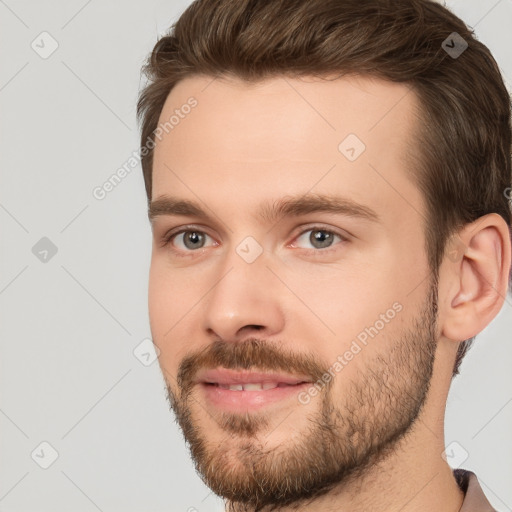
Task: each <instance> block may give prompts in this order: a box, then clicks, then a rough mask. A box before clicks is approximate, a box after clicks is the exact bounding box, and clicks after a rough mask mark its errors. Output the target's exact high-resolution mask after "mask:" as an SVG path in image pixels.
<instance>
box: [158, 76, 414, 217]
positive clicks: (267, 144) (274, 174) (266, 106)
mask: <svg viewBox="0 0 512 512" xmlns="http://www.w3.org/2000/svg"><path fill="white" fill-rule="evenodd" d="M417 101H418V100H417V97H416V94H415V93H414V91H413V90H412V89H410V87H409V86H408V85H405V84H396V83H391V82H387V81H383V80H380V79H376V78H370V77H361V76H351V77H343V78H336V79H330V80H322V79H318V78H313V77H301V78H289V77H274V78H270V79H265V80H262V81H260V82H255V83H248V82H245V81H242V80H239V79H227V78H222V79H213V78H212V77H204V76H195V77H190V78H187V79H185V80H183V81H181V82H179V83H178V84H177V85H176V87H175V88H174V89H173V90H172V91H171V93H170V95H169V96H168V98H167V101H166V103H165V105H164V108H163V110H162V113H161V115H160V120H159V125H160V126H163V127H164V128H165V126H166V123H167V127H166V129H165V130H162V131H161V136H160V138H159V139H158V140H157V144H156V148H155V153H154V164H153V193H152V199H156V198H158V197H160V196H162V195H166V194H170V195H173V196H180V197H183V198H188V199H197V198H198V197H199V198H200V199H201V198H204V199H205V200H206V201H207V202H209V204H210V206H212V207H214V208H217V207H220V206H221V205H222V207H223V208H224V209H225V210H226V209H227V208H228V206H227V202H229V204H230V205H232V209H233V213H235V211H240V208H245V209H247V208H249V206H250V205H251V204H254V205H256V204H258V203H260V202H261V201H260V200H261V199H262V198H266V199H268V198H269V197H272V198H275V199H276V200H277V199H279V198H281V197H282V196H283V195H284V194H290V193H306V192H315V193H319V194H328V193H332V192H334V191H335V192H336V194H342V195H345V196H347V197H350V198H352V199H354V200H357V201H359V202H360V203H362V204H368V205H370V204H371V205H372V206H373V207H374V208H375V209H376V210H379V209H381V210H387V211H388V214H389V216H390V219H389V220H390V221H393V218H394V217H397V216H398V215H402V216H403V212H404V210H411V209H412V210H416V212H417V213H418V212H419V211H420V210H422V209H423V206H422V198H421V196H420V194H419V191H418V190H417V188H416V186H415V185H414V183H413V182H412V180H411V176H412V173H411V169H410V164H409V161H408V159H407V154H408V151H411V150H413V149H414V148H415V147H416V135H415V131H416V128H417V126H418V114H417V112H418V108H417V107H418V103H417ZM190 105H193V107H190Z"/></svg>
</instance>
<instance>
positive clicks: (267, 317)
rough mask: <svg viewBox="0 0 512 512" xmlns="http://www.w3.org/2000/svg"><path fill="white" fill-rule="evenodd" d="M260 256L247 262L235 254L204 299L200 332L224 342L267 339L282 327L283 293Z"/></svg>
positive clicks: (227, 260) (263, 255)
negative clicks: (202, 330) (249, 338)
mask: <svg viewBox="0 0 512 512" xmlns="http://www.w3.org/2000/svg"><path fill="white" fill-rule="evenodd" d="M267 263H268V262H267V259H266V257H265V253H263V254H262V255H261V256H260V257H259V258H258V259H257V260H256V261H254V262H252V263H247V262H246V261H244V260H243V259H242V258H241V257H240V256H239V255H238V254H237V253H236V252H235V251H233V254H231V255H230V256H229V257H228V258H227V259H226V261H225V265H224V266H223V269H222V273H219V274H217V276H218V277H217V278H216V280H215V284H214V285H213V289H212V291H211V292H210V293H209V294H208V295H207V297H205V299H206V300H205V303H204V305H203V307H204V309H203V311H204V316H203V322H204V325H203V327H204V329H205V330H206V332H207V333H208V335H210V336H216V337H220V338H221V339H222V340H224V341H240V340H241V339H242V338H246V337H247V336H251V335H255V336H258V337H269V336H273V335H276V334H278V333H279V332H281V331H282V330H283V328H284V318H285V315H284V314H283V305H284V297H285V294H284V290H283V286H279V284H280V282H279V280H278V279H277V278H276V276H275V274H274V273H273V272H272V271H271V270H270V269H269V268H268V267H267Z"/></svg>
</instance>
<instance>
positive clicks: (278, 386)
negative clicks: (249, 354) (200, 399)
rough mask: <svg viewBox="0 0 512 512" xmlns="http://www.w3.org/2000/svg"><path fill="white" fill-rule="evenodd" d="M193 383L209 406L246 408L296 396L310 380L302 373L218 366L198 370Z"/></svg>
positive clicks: (252, 408)
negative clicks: (213, 368) (199, 389)
mask: <svg viewBox="0 0 512 512" xmlns="http://www.w3.org/2000/svg"><path fill="white" fill-rule="evenodd" d="M196 384H197V385H199V387H200V388H201V389H202V391H203V396H204V398H205V399H206V402H207V403H208V404H209V405H211V406H213V407H215V408H220V409H224V410H229V411H241V410H243V411H248V410H256V409H259V408H262V407H264V406H268V405H271V404H275V403H277V402H282V401H283V400H285V399H288V400H289V399H290V398H292V397H293V396H295V397H296V396H297V394H298V393H299V392H300V391H301V390H304V389H305V388H307V387H308V386H310V385H311V384H312V381H311V379H310V378H308V377H306V376H295V375H288V374H277V373H263V372H254V371H247V370H228V369H226V368H218V369H216V370H207V371H204V372H201V373H200V374H199V375H198V379H197V380H196Z"/></svg>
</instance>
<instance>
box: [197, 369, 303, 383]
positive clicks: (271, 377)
mask: <svg viewBox="0 0 512 512" xmlns="http://www.w3.org/2000/svg"><path fill="white" fill-rule="evenodd" d="M303 382H306V383H311V379H310V378H309V377H306V376H304V375H289V374H284V373H269V372H254V371H250V370H229V369H227V368H217V369H210V370H204V371H202V372H199V374H198V375H197V378H196V383H201V384H206V383H209V384H222V385H228V386H229V385H234V384H251V383H276V384H288V385H296V384H301V383H303Z"/></svg>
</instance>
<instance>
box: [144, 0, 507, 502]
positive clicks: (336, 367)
mask: <svg viewBox="0 0 512 512" xmlns="http://www.w3.org/2000/svg"><path fill="white" fill-rule="evenodd" d="M454 32H456V33H457V34H459V36H460V37H462V38H463V39H464V40H465V41H466V43H467V44H468V46H467V48H466V49H465V50H464V51H463V52H462V54H460V55H458V56H457V57H456V58H455V55H454V54H453V53H452V54H450V52H449V49H450V46H451V42H450V46H448V47H447V46H446V43H445V40H447V38H448V40H449V41H450V39H449V36H450V35H451V34H452V33H454ZM145 71H146V73H147V75H148V77H149V80H150V81H149V84H148V85H147V86H146V88H145V89H144V90H143V91H142V93H141V97H140V100H139V105H138V113H139V116H140V120H141V124H142V136H141V145H142V147H141V156H142V166H143V172H144V179H145V185H146V192H147V197H148V205H150V212H151V215H152V218H153V219H154V223H153V234H154V245H153V256H152V263H151V272H150V290H149V308H150V321H151V330H152V334H153V339H154V341H155V343H156V344H157V346H158V347H159V349H160V351H161V355H160V359H159V361H160V365H161V368H162V370H163V372H164V376H165V378H166V382H167V385H168V390H169V398H170V401H171V405H172V407H173V410H174V411H175V412H176V415H177V419H178V421H179V423H180V426H181V427H182V429H183V432H184V434H185V438H186V440H187V441H188V442H189V444H190V448H191V452H192V455H193V457H194V459H195V461H196V465H197V467H198V469H199V471H200V473H201V474H202V476H203V477H204V478H205V481H206V482H207V483H208V485H210V487H212V489H214V490H215V491H216V492H218V494H220V495H223V496H225V497H227V498H229V499H231V500H233V501H237V500H238V501H240V502H245V503H248V504H250V505H251V506H253V508H258V507H264V506H267V505H268V506H271V505H279V504H291V503H293V502H294V501H298V500H306V499H312V498H314V497H315V496H320V495H322V494H325V493H327V492H329V491H332V489H333V487H334V486H336V485H338V486H339V485H340V483H343V482H349V481H350V480H351V479H352V480H353V479H355V478H357V477H358V476H361V475H362V474H363V473H364V472H365V471H366V470H367V469H368V468H370V467H371V466H372V465H375V464H377V463H378V462H379V461H380V460H383V459H384V458H385V457H386V455H389V453H391V452H392V451H393V449H396V446H397V443H400V442H401V441H403V439H405V438H406V437H407V435H409V434H410V433H411V431H413V430H414V426H415V425H417V424H418V418H420V417H421V415H422V414H427V413H428V411H430V412H432V410H433V408H434V407H437V408H439V407H441V404H439V403H434V402H431V403H429V396H430V394H431V393H430V394H429V390H431V389H432V387H433V386H434V387H435V386H439V389H442V390H443V393H446V392H447V389H448V387H449V381H450V380H451V378H452V376H454V375H456V374H457V372H458V370H459V365H460V362H461V360H462V358H463V356H464V354H465V352H466V350H467V348H468V347H469V346H470V343H471V342H472V340H473V339H474V337H475V335H476V334H477V333H478V332H480V331H481V330H482V329H483V328H484V327H485V326H486V325H487V324H488V323H489V322H490V321H491V320H492V318H493V317H494V316H495V315H496V314H497V312H498V311H499V309H500V308H501V306H502V305H503V301H504V300H505V296H506V293H507V289H508V284H509V282H510V233H511V231H510V224H511V211H510V205H509V202H508V198H509V197H510V194H507V191H510V187H511V181H512V178H511V161H510V150H511V127H510V98H509V95H508V93H507V90H506V88H505V86H504V83H503V80H502V78H501V75H500V72H499V69H498V66H497V64H496V62H495V60H494V59H493V57H492V56H491V54H490V52H489V51H488V49H487V48H486V47H485V46H484V45H483V44H482V43H480V42H479V41H478V40H476V39H475V38H474V37H473V34H472V33H471V31H470V30H469V29H468V28H467V27H466V26H465V24H464V23H463V22H462V21H461V20H460V19H458V18H457V17H456V16H454V15H453V14H452V13H450V12H449V11H448V10H447V9H446V8H444V7H443V6H441V5H439V4H437V3H434V2H432V1H429V0H403V1H402V0H398V1H394V2H389V1H385V0H369V1H367V2H365V3H361V2H356V1H353V0H337V1H329V0H327V1H326V0H321V1H320V0H318V1H316V0H272V1H260V2H254V1H249V0H240V1H237V2H232V1H230V0H216V1H209V2H208V1H203V2H194V3H193V4H192V5H191V6H190V7H189V8H188V9H187V10H186V11H185V12H184V13H183V15H182V16H181V17H180V19H179V20H178V21H177V23H176V24H175V25H174V27H173V28H172V30H171V32H170V34H169V35H167V36H165V37H163V38H161V39H160V40H159V41H158V43H157V44H156V46H155V48H154V50H153V52H152V54H151V56H150V59H149V61H148V63H147V65H146V67H145ZM191 202H193V203H195V207H192V206H191V204H190V203H191ZM320 205H322V206H320ZM198 206H199V207H200V210H202V211H199V208H198ZM167 213H173V215H167ZM187 226H189V227H188V231H185V228H186V227H187ZM308 228H309V229H308ZM308 235H309V236H308ZM164 244H165V245H164ZM377 322H378V323H377ZM218 367H224V368H229V369H233V370H235V369H238V370H244V369H245V370H251V369H255V370H258V371H275V372H281V373H282V372H286V373H288V374H293V375H300V376H301V377H302V378H303V382H306V384H300V385H298V387H297V388H296V390H295V391H296V393H295V394H296V400H294V399H290V397H287V398H285V399H283V400H282V401H281V402H279V408H277V405H276V404H274V405H268V406H265V407H263V408H260V409H259V410H254V409H251V410H246V411H240V410H239V409H237V410H235V409H222V408H219V407H216V406H214V405H212V402H211V401H210V400H209V399H208V397H209V396H210V395H209V394H208V393H210V392H211V389H210V390H208V389H207V387H208V386H207V384H206V383H205V382H206V381H205V380H204V371H205V370H209V369H212V368H218ZM201 379H203V380H201ZM322 382H323V383H324V384H323V385H321V383H322ZM314 383H316V386H314V385H313V384H314ZM315 389H316V391H314V390H315ZM244 393H245V391H244ZM441 394H442V393H441ZM429 407H430V409H429ZM291 433H292V434H291ZM219 446H222V448H219ZM301 461H307V467H310V468H311V471H310V472H309V473H307V474H304V471H303V470H301V467H303V462H301ZM262 482H263V484H262Z"/></svg>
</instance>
